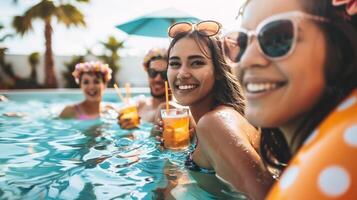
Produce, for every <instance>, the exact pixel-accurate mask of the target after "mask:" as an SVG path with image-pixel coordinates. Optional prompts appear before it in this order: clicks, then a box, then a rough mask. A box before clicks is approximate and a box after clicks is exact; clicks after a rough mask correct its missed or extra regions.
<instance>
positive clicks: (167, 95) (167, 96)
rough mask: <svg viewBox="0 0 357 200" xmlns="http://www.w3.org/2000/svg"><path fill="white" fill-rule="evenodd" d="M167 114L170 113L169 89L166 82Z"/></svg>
mask: <svg viewBox="0 0 357 200" xmlns="http://www.w3.org/2000/svg"><path fill="white" fill-rule="evenodd" d="M165 97H166V113H169V87H168V85H167V81H165Z"/></svg>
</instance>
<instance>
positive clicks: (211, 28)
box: [168, 20, 222, 38]
mask: <svg viewBox="0 0 357 200" xmlns="http://www.w3.org/2000/svg"><path fill="white" fill-rule="evenodd" d="M221 27H222V25H221V24H220V23H219V22H216V21H212V20H207V21H201V22H199V23H197V24H191V23H189V22H178V23H175V24H173V25H171V26H170V28H169V30H168V34H169V37H171V38H174V37H176V36H177V35H179V34H184V33H190V32H192V31H194V30H196V31H197V32H198V33H199V34H200V35H203V36H208V37H209V36H214V35H216V34H218V33H219V31H220V29H221Z"/></svg>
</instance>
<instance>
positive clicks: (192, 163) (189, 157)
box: [185, 137, 216, 174]
mask: <svg viewBox="0 0 357 200" xmlns="http://www.w3.org/2000/svg"><path fill="white" fill-rule="evenodd" d="M197 142H198V139H197V137H196V142H195V148H194V149H193V151H190V152H189V154H188V155H187V158H186V161H185V166H186V168H188V169H189V170H192V171H196V172H201V173H204V174H215V173H216V171H215V170H214V169H207V168H203V167H200V166H198V165H197V164H196V163H195V161H194V160H193V157H192V156H193V152H194V151H195V149H196V147H197Z"/></svg>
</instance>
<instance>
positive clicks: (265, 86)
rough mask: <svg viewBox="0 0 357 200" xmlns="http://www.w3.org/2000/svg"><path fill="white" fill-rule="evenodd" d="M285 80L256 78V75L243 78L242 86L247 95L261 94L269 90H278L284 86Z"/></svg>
mask: <svg viewBox="0 0 357 200" xmlns="http://www.w3.org/2000/svg"><path fill="white" fill-rule="evenodd" d="M286 84H287V81H282V80H275V79H267V78H258V77H248V78H243V87H244V90H245V92H246V94H247V97H249V95H250V97H251V96H252V95H263V94H267V93H269V92H272V91H275V90H278V89H280V88H282V87H284V86H285V85H286Z"/></svg>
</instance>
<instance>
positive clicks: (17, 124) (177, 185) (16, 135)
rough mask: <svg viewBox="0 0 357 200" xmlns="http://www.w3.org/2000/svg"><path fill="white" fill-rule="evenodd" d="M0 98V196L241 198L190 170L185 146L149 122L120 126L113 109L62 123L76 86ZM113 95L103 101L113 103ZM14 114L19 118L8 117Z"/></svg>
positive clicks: (76, 93)
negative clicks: (164, 139) (163, 138)
mask: <svg viewBox="0 0 357 200" xmlns="http://www.w3.org/2000/svg"><path fill="white" fill-rule="evenodd" d="M6 96H7V97H8V98H9V99H10V101H8V102H0V199H36V200H37V199H86V200H91V199H185V200H186V199H244V196H243V195H241V194H238V193H235V192H232V191H231V190H230V189H229V188H228V187H226V186H225V185H224V184H222V183H221V182H219V180H218V179H217V178H216V177H215V176H214V175H208V174H201V173H197V172H192V171H189V170H187V169H186V168H185V167H184V161H185V159H186V156H187V154H188V152H189V151H190V150H192V146H191V147H190V149H189V150H186V151H170V150H165V149H163V148H162V147H161V146H160V143H159V142H158V141H157V140H155V138H153V137H150V129H151V127H152V124H150V123H142V124H141V126H140V128H139V129H137V130H135V131H128V130H122V129H120V127H119V126H118V125H117V122H116V113H115V112H110V113H108V114H107V115H105V116H103V117H102V118H101V119H98V120H90V121H79V120H61V119H57V118H56V116H57V115H58V114H59V112H60V111H61V110H62V108H63V107H64V106H65V105H68V104H73V103H75V102H78V101H80V100H81V98H82V95H81V93H80V92H79V91H70V92H58V91H46V92H27V93H11V92H8V93H6ZM117 101H118V98H117V97H116V95H115V94H114V92H108V93H107V94H106V95H105V97H104V102H105V103H111V104H114V105H117V106H119V105H120V103H118V102H117ZM7 112H21V113H22V114H24V116H22V117H8V116H5V115H3V114H4V113H7Z"/></svg>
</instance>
